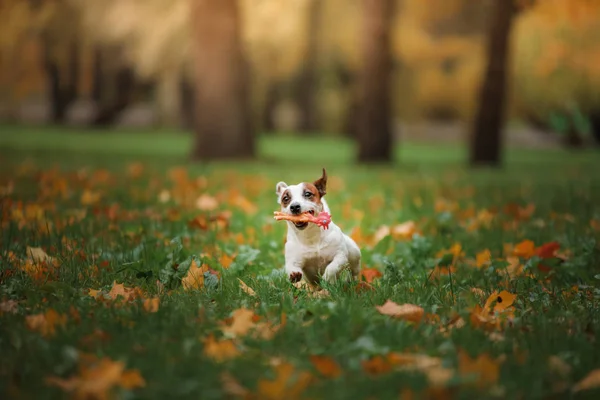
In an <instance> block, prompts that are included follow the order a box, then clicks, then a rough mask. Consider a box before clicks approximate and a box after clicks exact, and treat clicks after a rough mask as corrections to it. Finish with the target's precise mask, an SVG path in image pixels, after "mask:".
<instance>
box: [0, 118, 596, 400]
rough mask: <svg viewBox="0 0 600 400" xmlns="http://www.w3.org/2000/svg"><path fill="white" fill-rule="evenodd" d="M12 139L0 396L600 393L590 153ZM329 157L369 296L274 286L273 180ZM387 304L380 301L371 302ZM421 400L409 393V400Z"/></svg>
mask: <svg viewBox="0 0 600 400" xmlns="http://www.w3.org/2000/svg"><path fill="white" fill-rule="evenodd" d="M189 143H190V140H189V138H188V137H186V136H185V135H183V134H181V133H177V132H172V133H164V132H163V133H161V132H154V133H148V134H143V133H140V132H104V131H97V132H88V131H65V130H60V129H43V130H35V129H33V128H16V127H3V128H2V132H0V155H1V157H0V202H1V203H0V204H1V206H0V209H1V212H2V248H1V250H0V257H1V259H0V265H1V270H0V354H1V355H2V363H1V365H0V397H1V398H36V399H38V398H64V397H74V398H106V397H105V396H109V395H112V396H116V397H117V398H156V399H162V398H194V399H197V398H202V399H213V398H215V399H217V398H252V399H271V398H272V399H279V398H285V399H293V398H313V399H355V398H356V399H367V398H376V399H388V398H390V399H397V398H407V399H408V398H422V397H425V398H473V397H476V398H569V397H573V398H597V396H598V395H600V390H599V389H598V388H600V372H599V371H600V370H599V369H600V346H598V343H597V339H596V335H597V333H598V332H599V331H600V307H599V302H598V300H599V298H600V247H599V245H598V240H599V239H600V176H598V174H596V173H594V171H598V168H600V157H599V156H598V154H597V153H593V152H586V153H568V152H563V151H556V150H555V151H542V150H538V151H531V150H529V151H528V150H509V151H508V153H507V165H506V167H505V168H503V169H501V170H499V171H491V170H479V171H469V170H468V169H466V168H465V167H464V165H463V162H462V160H463V158H464V151H463V149H461V148H460V147H458V146H456V147H450V148H444V147H437V146H432V145H424V144H419V145H417V144H403V145H401V146H399V148H398V152H397V155H398V162H397V163H396V164H395V165H394V166H393V167H383V166H377V167H375V166H373V167H364V166H362V167H361V166H354V165H353V164H351V163H350V160H351V159H352V154H353V151H354V149H353V146H352V144H351V143H350V142H348V141H336V140H334V139H330V138H329V139H327V138H324V139H304V140H303V139H295V138H290V137H283V138H274V137H262V138H261V139H260V141H259V152H260V155H261V159H260V160H259V161H257V162H254V163H250V162H245V163H234V162H220V163H202V164H190V163H189V162H188V160H187V150H188V148H189ZM322 166H325V167H326V168H327V170H328V174H329V176H330V179H329V183H328V194H327V198H328V201H329V204H330V206H331V208H332V215H333V220H334V221H335V222H336V223H337V224H338V225H339V226H340V227H341V228H342V229H343V230H344V231H345V232H347V233H348V234H351V235H352V237H354V238H355V239H356V240H357V242H358V244H359V245H360V247H361V249H362V255H363V269H364V272H363V274H362V276H361V283H357V282H351V281H350V280H348V279H344V280H341V281H339V282H337V283H335V284H333V285H326V284H324V285H323V287H322V288H317V289H315V288H309V287H306V286H303V285H298V284H296V285H293V284H291V283H290V282H289V281H288V280H287V279H286V277H285V275H284V274H283V271H282V266H283V260H284V258H283V245H284V237H285V229H286V226H285V223H283V222H276V221H274V220H273V218H272V212H273V211H275V210H276V209H277V204H276V198H275V193H274V190H275V184H276V183H277V182H278V181H280V180H284V181H287V182H288V183H295V182H298V181H303V180H309V181H312V180H314V179H316V178H318V177H319V176H320V167H322ZM384 305H385V306H384ZM411 396H412V397H411Z"/></svg>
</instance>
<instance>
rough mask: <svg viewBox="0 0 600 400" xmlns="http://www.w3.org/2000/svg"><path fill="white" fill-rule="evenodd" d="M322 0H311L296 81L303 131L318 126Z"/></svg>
mask: <svg viewBox="0 0 600 400" xmlns="http://www.w3.org/2000/svg"><path fill="white" fill-rule="evenodd" d="M321 5H322V1H321V0H309V5H308V7H307V14H308V15H307V30H306V51H305V55H304V61H303V63H302V66H301V69H300V76H299V78H298V79H297V81H296V85H297V87H296V101H297V104H298V108H299V111H300V121H299V126H298V129H299V130H300V131H302V132H313V133H314V132H315V131H316V129H317V127H318V121H317V107H316V99H315V93H316V90H315V89H316V86H317V80H318V71H317V66H318V60H317V53H318V41H319V32H320V29H319V28H320V25H321V24H320V17H321Z"/></svg>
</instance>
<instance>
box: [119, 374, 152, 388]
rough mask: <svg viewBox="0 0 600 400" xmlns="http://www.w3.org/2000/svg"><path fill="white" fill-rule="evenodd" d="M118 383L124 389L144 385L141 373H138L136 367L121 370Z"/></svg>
mask: <svg viewBox="0 0 600 400" xmlns="http://www.w3.org/2000/svg"><path fill="white" fill-rule="evenodd" d="M119 384H120V385H121V387H123V388H124V389H135V388H138V387H144V386H146V381H145V380H144V378H143V377H142V375H140V371H138V370H137V369H132V370H129V371H124V372H123V374H122V375H121V379H120V381H119Z"/></svg>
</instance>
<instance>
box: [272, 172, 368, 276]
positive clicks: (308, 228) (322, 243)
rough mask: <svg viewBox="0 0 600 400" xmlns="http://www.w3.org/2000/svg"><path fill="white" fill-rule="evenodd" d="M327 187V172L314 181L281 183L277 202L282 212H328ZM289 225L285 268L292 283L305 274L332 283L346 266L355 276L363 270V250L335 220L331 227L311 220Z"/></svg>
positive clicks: (278, 186) (294, 213)
mask: <svg viewBox="0 0 600 400" xmlns="http://www.w3.org/2000/svg"><path fill="white" fill-rule="evenodd" d="M326 186H327V173H326V172H325V169H324V168H323V176H321V178H319V179H318V180H317V181H315V182H314V183H306V182H303V183H299V184H297V185H290V186H288V185H287V184H286V183H285V182H279V183H278V184H277V186H276V193H277V202H278V203H279V204H281V212H283V213H286V214H292V215H300V214H302V213H304V212H309V213H310V214H312V215H315V214H319V213H320V212H321V211H326V212H328V213H329V212H330V211H329V206H328V205H327V202H326V201H325V199H324V198H323V196H325V193H326V192H327V191H326ZM286 222H287V224H288V231H287V241H286V243H285V271H286V273H287V275H288V277H289V278H290V281H292V282H294V283H295V282H298V281H300V280H301V279H302V277H305V279H306V280H307V281H308V282H309V283H311V284H315V283H318V282H319V280H320V278H321V277H322V278H323V279H325V280H326V281H327V282H333V281H335V280H336V279H337V277H338V276H339V274H340V273H341V272H342V271H343V270H344V269H346V268H349V269H350V271H351V272H352V276H353V277H356V276H357V275H358V274H359V272H360V249H359V247H358V246H357V245H356V243H355V242H354V240H352V239H351V238H350V237H349V236H347V235H345V234H344V233H343V232H342V230H341V229H340V228H339V227H338V226H337V225H336V224H334V223H333V222H331V223H330V224H329V229H323V228H321V227H320V226H318V225H316V224H313V223H308V222H299V223H295V222H291V221H286Z"/></svg>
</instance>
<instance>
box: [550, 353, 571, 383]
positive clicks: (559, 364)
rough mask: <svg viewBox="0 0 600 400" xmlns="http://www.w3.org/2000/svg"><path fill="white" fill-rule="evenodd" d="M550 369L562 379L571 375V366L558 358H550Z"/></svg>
mask: <svg viewBox="0 0 600 400" xmlns="http://www.w3.org/2000/svg"><path fill="white" fill-rule="evenodd" d="M548 369H549V370H550V371H552V372H554V373H555V374H557V375H559V376H560V377H562V378H566V377H568V376H569V375H570V374H571V369H572V368H571V366H570V365H569V364H567V363H566V362H565V361H564V360H563V359H562V358H560V357H558V356H550V357H548Z"/></svg>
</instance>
